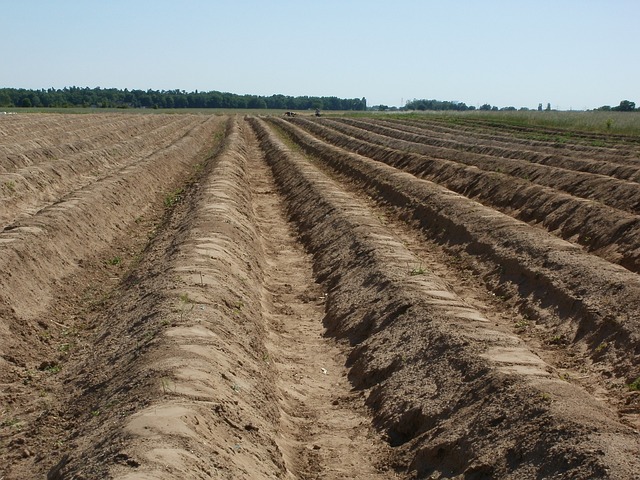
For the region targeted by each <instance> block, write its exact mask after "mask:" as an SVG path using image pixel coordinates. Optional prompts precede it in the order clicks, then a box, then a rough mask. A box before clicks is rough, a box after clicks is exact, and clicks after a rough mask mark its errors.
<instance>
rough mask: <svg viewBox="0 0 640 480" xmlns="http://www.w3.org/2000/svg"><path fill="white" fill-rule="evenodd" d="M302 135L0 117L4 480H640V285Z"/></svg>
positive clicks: (354, 145) (546, 234)
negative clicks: (635, 386) (639, 387)
mask: <svg viewBox="0 0 640 480" xmlns="http://www.w3.org/2000/svg"><path fill="white" fill-rule="evenodd" d="M294 123H296V124H298V125H300V126H303V127H304V128H305V129H308V131H310V132H314V135H318V136H317V137H315V136H312V135H310V134H309V133H308V132H305V131H304V130H302V129H300V128H299V127H296V126H294V125H293V124H292V123H291V122H284V121H282V120H278V119H270V120H269V121H268V122H265V121H263V120H260V119H257V118H250V119H248V120H247V119H242V118H239V117H209V116H189V115H185V116H177V115H176V116H162V115H158V116H156V115H126V114H122V115H87V116H85V115H64V116H49V115H28V116H27V115H16V116H11V117H8V118H7V119H5V118H0V132H1V133H2V135H0V195H2V200H3V203H1V204H0V215H4V216H3V217H2V218H4V219H5V220H4V222H5V223H3V227H5V228H4V231H2V232H0V270H1V271H2V272H3V275H2V277H0V339H1V340H0V456H1V457H2V458H3V459H7V461H6V462H4V463H3V464H0V479H3V480H8V479H23V478H44V477H46V478H48V479H72V478H74V479H92V478H156V479H160V478H167V479H168V478H180V477H182V478H246V479H250V478H251V479H254V478H291V479H294V478H305V479H306V478H326V479H338V478H361V479H365V478H367V479H370V478H373V479H375V478H432V479H438V478H465V479H483V478H514V479H515V478H567V479H568V478H616V479H617V478H622V479H631V478H638V474H637V472H638V468H639V467H640V461H639V460H638V458H640V440H639V434H638V428H640V420H639V413H640V396H639V395H637V392H633V391H630V390H629V389H628V388H627V386H626V384H627V383H630V382H632V381H633V380H635V379H636V378H637V377H638V376H640V366H639V356H640V346H639V343H638V334H637V332H638V325H637V322H638V318H639V316H638V313H639V312H640V304H639V302H640V279H639V278H638V274H637V273H634V272H633V271H630V270H627V269H625V268H622V267H621V266H619V265H615V264H612V263H610V262H609V260H611V258H609V257H608V256H607V255H605V254H602V256H601V257H598V256H595V255H593V254H591V253H589V252H587V251H585V249H583V248H582V247H581V246H579V245H577V244H574V243H571V242H572V241H575V240H576V238H575V237H577V236H582V235H583V234H582V233H576V234H574V235H573V236H570V235H567V234H566V233H565V234H563V233H562V232H563V231H566V230H567V228H568V227H563V228H561V227H556V228H549V226H548V225H545V226H546V227H547V228H548V231H546V230H543V229H541V228H539V227H538V226H535V225H528V224H526V223H523V222H521V221H519V220H517V219H516V218H514V217H517V216H518V215H519V214H518V211H519V210H521V209H524V208H525V206H524V203H523V206H522V207H513V208H511V209H509V208H504V207H499V206H498V204H499V203H500V201H498V200H495V199H493V200H492V197H495V196H500V195H507V192H506V190H507V189H506V188H505V189H504V193H502V194H500V193H499V192H500V191H501V190H499V189H497V187H496V188H494V187H491V188H489V191H491V192H494V195H491V194H488V193H484V194H481V193H480V191H481V190H487V188H488V185H489V184H487V183H484V184H482V182H481V180H480V177H470V176H465V175H463V173H464V171H468V169H469V167H468V166H466V167H464V169H463V170H460V169H456V168H457V167H455V166H453V165H449V164H448V165H447V168H450V169H452V170H451V171H452V172H457V173H456V174H452V175H449V177H447V178H448V180H445V177H444V176H443V177H441V178H439V179H438V178H436V177H435V176H434V177H427V176H425V175H422V174H421V173H420V172H419V171H418V170H415V169H417V168H418V163H415V165H413V166H412V165H411V162H410V161H408V160H411V159H412V158H413V159H416V160H417V159H418V157H421V158H420V160H421V161H422V162H424V158H422V157H423V154H418V153H406V152H405V155H406V157H405V159H404V160H403V159H401V158H400V156H399V155H398V157H397V160H393V161H389V164H388V165H387V164H384V163H380V162H379V161H376V160H374V158H376V159H377V158H378V157H377V155H383V154H384V155H387V156H388V158H396V157H394V155H397V154H395V153H394V152H393V151H392V150H393V148H396V147H398V146H399V147H402V148H405V150H406V149H407V148H409V140H407V139H406V138H405V139H403V135H397V136H395V137H394V134H392V133H393V132H391V131H389V130H385V135H387V134H388V136H387V138H389V139H390V140H389V141H394V142H405V143H404V144H401V143H395V144H394V145H395V146H394V147H391V148H390V147H389V146H385V143H384V142H386V141H387V140H384V142H382V140H383V139H382V138H381V137H382V136H385V135H382V133H377V134H375V133H373V132H370V133H367V132H364V130H366V129H367V125H365V123H366V122H361V123H360V124H359V126H358V128H357V129H354V126H353V125H352V126H347V125H346V124H343V126H342V127H340V129H342V130H341V131H343V132H347V131H349V132H351V135H347V136H346V137H345V136H344V133H343V134H342V137H340V142H341V143H339V142H338V141H337V139H338V138H339V135H338V134H337V131H336V130H334V129H333V127H336V128H337V127H338V124H337V123H336V122H331V121H324V120H323V119H321V120H320V121H316V122H314V123H310V122H305V121H304V120H299V119H296V120H295V121H294ZM387 123H389V122H387ZM372 125H373V124H372ZM329 127H331V128H329ZM399 127H400V125H399ZM347 128H350V129H353V130H345V129H347ZM383 128H386V129H390V128H391V127H390V126H389V125H387V126H384V127H383ZM433 128H434V129H437V128H440V127H439V126H437V125H435V126H434V127H433ZM442 128H443V129H444V128H446V129H451V128H450V127H448V126H443V127H442ZM375 129H378V131H379V132H382V131H383V130H380V129H379V127H375V128H374V127H373V126H372V127H371V130H372V131H373V130H375ZM396 130H398V131H399V130H400V128H397V129H396ZM451 130H454V129H451ZM329 131H330V133H327V132H329ZM356 131H363V132H364V133H357V134H356ZM473 131H481V132H482V131H484V130H480V129H479V128H476V127H473V126H470V127H468V128H466V127H465V128H464V129H460V130H459V131H458V133H457V136H460V137H464V136H465V135H466V136H467V137H468V138H467V140H464V142H463V143H465V144H469V145H471V144H473V143H474V141H477V142H479V141H480V139H481V138H482V137H481V135H483V134H482V133H479V134H478V135H480V136H479V137H473V134H472V133H469V132H473ZM285 132H286V133H285ZM331 132H333V133H331ZM534 133H535V132H534ZM413 134H415V132H414V133H412V135H413ZM375 135H378V137H375ZM451 135H452V136H453V135H454V134H453V133H451ZM486 135H487V136H489V134H488V133H487V134H486ZM356 137H357V138H356ZM326 140H330V141H331V142H333V141H334V140H336V141H335V143H336V144H340V145H342V147H344V148H345V149H343V148H341V147H337V146H335V145H331V144H329V143H326ZM449 141H453V140H452V139H449ZM501 141H502V142H507V135H506V133H505V134H504V135H503V136H502V137H501ZM411 142H413V144H419V143H420V139H418V138H413V140H411ZM424 142H425V143H424V144H425V145H426V144H428V142H427V141H426V140H424ZM538 143H541V142H538ZM529 147H530V148H531V149H535V148H538V147H540V148H543V146H542V145H537V144H536V143H535V142H532V144H531V145H529ZM411 148H414V147H411ZM439 148H442V147H439ZM492 148H495V145H494V147H492ZM500 148H501V149H502V151H503V152H512V151H515V150H516V147H514V146H513V145H512V146H509V145H508V144H505V145H502V146H500ZM615 148H617V149H619V150H620V151H619V152H618V154H617V156H616V158H617V159H619V160H620V161H622V160H621V159H623V158H625V152H624V151H623V149H624V148H625V147H624V146H623V145H622V144H620V146H613V147H610V149H615ZM381 149H386V150H381ZM349 150H354V151H355V150H357V151H358V152H359V153H360V154H356V153H353V151H349ZM574 150H575V151H581V152H583V153H584V151H585V147H583V146H581V145H572V146H570V148H568V149H567V150H566V151H565V152H562V154H561V155H562V156H564V157H566V158H570V157H572V156H573V153H571V152H572V151H574ZM496 151H497V150H496ZM496 151H494V153H495V152H496ZM363 155H364V156H363ZM483 155H487V154H486V152H485V153H484V154H483ZM540 155H541V154H540ZM595 156H597V154H596V155H595ZM380 159H382V157H380ZM583 160H584V161H587V160H588V158H586V159H582V160H581V161H583ZM385 161H387V159H386V158H385ZM443 161H444V160H443ZM522 161H525V159H524V158H523V159H522ZM531 161H533V160H531ZM594 161H595V160H594ZM598 161H599V162H601V160H598ZM449 163H452V162H451V161H449ZM412 168H413V169H414V170H412ZM554 168H557V167H554ZM402 170H405V171H402ZM567 171H568V170H567ZM409 172H411V173H409ZM458 174H459V175H458ZM582 174H584V172H583V173H582ZM430 175H431V174H430ZM457 176H459V178H458V180H457V182H458V185H459V189H460V193H454V192H453V191H451V190H448V189H447V188H452V186H451V185H453V183H451V184H449V183H447V182H453V181H454V180H453V178H454V177H457ZM421 177H422V178H421ZM426 178H429V180H433V181H435V182H437V183H441V182H442V185H445V186H446V187H447V188H445V187H444V186H441V185H438V184H436V183H432V182H431V181H427V180H426ZM473 178H475V182H476V183H478V184H482V185H484V187H483V188H477V189H476V190H473V187H472V186H467V187H465V186H464V184H465V182H470V183H473V182H472V179H473ZM510 178H511V177H509V176H507V175H503V176H502V177H500V180H501V182H502V183H503V184H509V182H510V180H509V179H510ZM486 181H488V180H486ZM611 181H620V180H619V179H612V180H611ZM520 187H521V185H520V184H519V183H518V181H516V182H515V183H513V184H512V188H513V189H520ZM554 188H555V187H553V188H552V187H545V189H541V190H540V191H541V192H542V193H541V194H544V195H547V196H548V198H549V201H552V200H553V202H555V203H556V205H558V208H561V207H562V205H564V204H565V203H569V204H571V202H576V200H575V199H574V198H573V196H572V195H571V194H569V193H568V192H564V193H562V194H561V193H554ZM470 192H476V193H470ZM594 194H595V193H594ZM464 195H468V196H469V197H473V198H478V199H480V198H482V201H483V202H484V203H485V205H481V204H479V203H477V202H475V201H473V200H471V199H470V198H467V197H466V196H464ZM553 195H557V196H556V197H553ZM614 196H615V195H614ZM5 200H6V202H5ZM614 201H616V202H617V201H619V199H617V200H616V199H613V196H612V200H611V202H614ZM492 202H493V203H492ZM589 205H591V206H592V208H596V205H595V202H591V203H590V204H589ZM497 208H500V209H501V210H502V212H500V211H497V210H496V209H497ZM572 208H573V207H572ZM606 208H612V207H606ZM575 210H576V211H579V209H577V208H576V209H575ZM616 214H618V215H622V213H616ZM625 214H629V212H627V213H625ZM565 222H568V220H565ZM531 223H532V224H543V225H544V221H542V220H540V219H533V220H531ZM596 233H597V232H596ZM598 235H599V234H598ZM603 235H604V234H603ZM560 236H562V237H565V239H561V238H559V237H560ZM620 238H622V237H620V236H619V237H616V238H615V239H613V240H610V241H609V243H608V244H607V245H608V246H607V248H609V249H610V250H612V251H614V250H615V251H622V250H624V249H627V250H625V251H627V252H632V251H633V248H635V249H636V250H639V249H640V245H639V244H638V242H637V240H633V239H627V240H626V242H627V243H626V244H624V242H623V241H622V240H620ZM629 238H631V237H629ZM599 241H601V242H602V241H603V240H599ZM592 250H594V252H595V251H596V250H597V249H595V248H594V249H592ZM596 253H601V252H600V251H597V252H596ZM626 255H627V257H629V256H631V253H627V254H626ZM609 256H614V255H609Z"/></svg>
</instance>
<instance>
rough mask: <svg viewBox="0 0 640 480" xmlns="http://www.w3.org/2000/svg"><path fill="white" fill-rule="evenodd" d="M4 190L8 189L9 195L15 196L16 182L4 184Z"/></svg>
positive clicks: (10, 181) (11, 181)
mask: <svg viewBox="0 0 640 480" xmlns="http://www.w3.org/2000/svg"><path fill="white" fill-rule="evenodd" d="M4 188H6V189H7V191H8V192H9V193H11V194H13V193H15V191H16V182H14V181H13V180H9V181H8V182H5V183H4Z"/></svg>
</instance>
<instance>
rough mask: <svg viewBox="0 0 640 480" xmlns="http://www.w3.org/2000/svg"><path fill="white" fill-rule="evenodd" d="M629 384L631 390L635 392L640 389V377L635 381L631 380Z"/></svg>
mask: <svg viewBox="0 0 640 480" xmlns="http://www.w3.org/2000/svg"><path fill="white" fill-rule="evenodd" d="M627 386H628V387H629V390H631V391H634V392H638V391H640V377H638V378H636V379H635V380H634V381H633V382H631V383H630V384H629V385H627Z"/></svg>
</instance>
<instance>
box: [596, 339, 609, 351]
mask: <svg viewBox="0 0 640 480" xmlns="http://www.w3.org/2000/svg"><path fill="white" fill-rule="evenodd" d="M608 346H609V344H608V343H607V342H602V343H601V344H600V345H598V346H597V347H596V349H595V352H596V353H600V352H602V351H603V350H606V349H607V347H608Z"/></svg>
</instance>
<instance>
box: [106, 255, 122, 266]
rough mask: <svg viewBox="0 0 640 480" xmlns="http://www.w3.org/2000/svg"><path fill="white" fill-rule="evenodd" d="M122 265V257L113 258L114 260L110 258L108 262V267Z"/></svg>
mask: <svg viewBox="0 0 640 480" xmlns="http://www.w3.org/2000/svg"><path fill="white" fill-rule="evenodd" d="M121 263H122V258H121V257H113V258H110V259H109V260H107V264H108V265H113V266H117V265H120V264H121Z"/></svg>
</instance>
